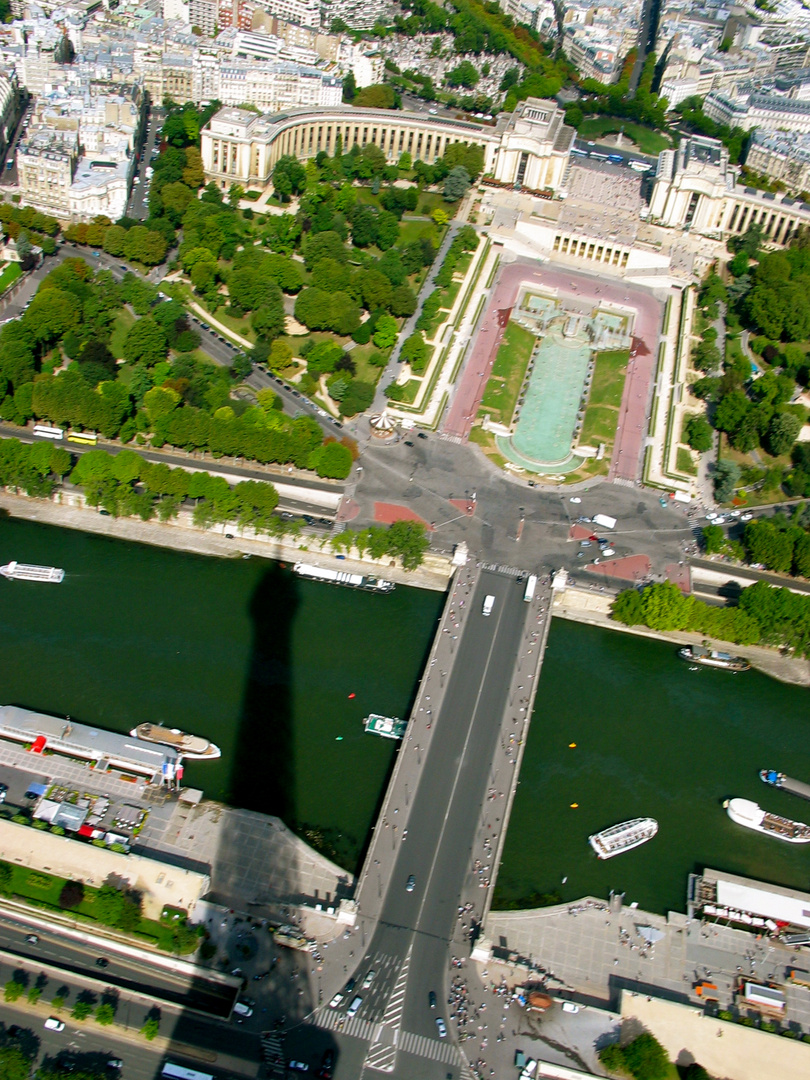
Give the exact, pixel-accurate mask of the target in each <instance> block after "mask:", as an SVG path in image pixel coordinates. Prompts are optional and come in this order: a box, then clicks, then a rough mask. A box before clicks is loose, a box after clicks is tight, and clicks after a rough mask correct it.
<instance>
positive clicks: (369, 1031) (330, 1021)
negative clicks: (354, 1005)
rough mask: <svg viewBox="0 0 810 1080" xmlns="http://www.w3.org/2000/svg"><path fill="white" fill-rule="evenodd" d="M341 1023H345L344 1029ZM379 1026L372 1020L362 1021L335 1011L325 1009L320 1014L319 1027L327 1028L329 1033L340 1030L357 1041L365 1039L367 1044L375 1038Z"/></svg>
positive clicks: (357, 1017) (356, 1017)
mask: <svg viewBox="0 0 810 1080" xmlns="http://www.w3.org/2000/svg"><path fill="white" fill-rule="evenodd" d="M341 1021H343V1026H342V1027H341V1026H340V1025H341ZM379 1026H380V1025H379V1024H377V1023H372V1022H371V1021H370V1020H362V1019H361V1018H360V1017H359V1016H351V1017H346V1016H345V1015H344V1014H343V1013H336V1012H335V1011H334V1009H323V1010H321V1012H320V1013H319V1014H318V1027H321V1028H326V1030H327V1031H337V1030H340V1031H342V1032H343V1034H344V1035H351V1036H352V1038H355V1039H365V1040H366V1041H367V1042H370V1041H371V1040H372V1039H373V1038H374V1033H375V1031H377V1030H378V1029H379Z"/></svg>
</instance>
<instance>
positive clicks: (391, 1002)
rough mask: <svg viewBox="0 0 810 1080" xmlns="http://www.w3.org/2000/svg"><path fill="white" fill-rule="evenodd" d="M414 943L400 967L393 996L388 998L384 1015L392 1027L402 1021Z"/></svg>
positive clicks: (392, 992) (385, 1022)
mask: <svg viewBox="0 0 810 1080" xmlns="http://www.w3.org/2000/svg"><path fill="white" fill-rule="evenodd" d="M412 949H413V945H411V948H410V949H408V954H407V956H406V957H405V959H404V960H403V961H402V967H401V968H400V972H399V975H398V976H397V981H396V982H395V983H394V988H393V990H392V991H391V996H390V997H389V998H388V1002H387V1004H386V1006H385V1013H384V1015H383V1023H384V1024H388V1025H389V1026H390V1027H393V1028H398V1027H399V1025H400V1023H401V1021H402V1008H403V1006H404V1004H405V988H406V983H407V981H408V968H409V967H410V966H411V950H412Z"/></svg>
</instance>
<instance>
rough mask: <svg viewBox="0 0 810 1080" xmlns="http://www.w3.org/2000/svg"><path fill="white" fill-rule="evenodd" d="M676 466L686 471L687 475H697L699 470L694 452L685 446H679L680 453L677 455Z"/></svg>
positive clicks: (679, 469)
mask: <svg viewBox="0 0 810 1080" xmlns="http://www.w3.org/2000/svg"><path fill="white" fill-rule="evenodd" d="M675 468H676V469H677V470H678V472H680V473H686V475H687V476H697V473H698V470H697V465H695V463H694V461H693V460H692V454H691V452H690V451H689V450H687V448H686V447H685V446H679V447H678V453H677V455H676V457H675Z"/></svg>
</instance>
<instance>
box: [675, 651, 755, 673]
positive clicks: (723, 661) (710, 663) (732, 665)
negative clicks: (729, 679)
mask: <svg viewBox="0 0 810 1080" xmlns="http://www.w3.org/2000/svg"><path fill="white" fill-rule="evenodd" d="M678 656H680V658H681V660H688V661H689V663H690V664H700V665H702V666H703V667H716V668H724V669H725V670H726V671H748V670H749V669H750V667H751V665H750V664H749V663H748V661H747V660H745V659H743V657H742V656H732V655H731V653H727V652H720V651H719V650H718V649H707V648H706V647H705V646H704V645H684V647H683V648H682V649H678Z"/></svg>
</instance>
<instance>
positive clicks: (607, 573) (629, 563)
mask: <svg viewBox="0 0 810 1080" xmlns="http://www.w3.org/2000/svg"><path fill="white" fill-rule="evenodd" d="M585 569H586V570H587V571H588V573H589V574H602V576H603V577H606V578H616V579H617V580H618V581H644V580H646V579H647V578H648V577H649V576H650V574H651V573H652V562H651V561H650V558H649V556H647V555H626V556H625V557H624V558H623V559H606V560H605V561H604V562H600V563H598V564H596V565H594V563H589V564H588V565H587V566H586V567H585Z"/></svg>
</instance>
